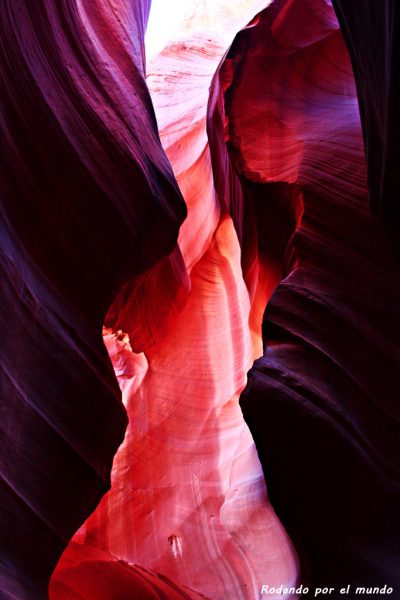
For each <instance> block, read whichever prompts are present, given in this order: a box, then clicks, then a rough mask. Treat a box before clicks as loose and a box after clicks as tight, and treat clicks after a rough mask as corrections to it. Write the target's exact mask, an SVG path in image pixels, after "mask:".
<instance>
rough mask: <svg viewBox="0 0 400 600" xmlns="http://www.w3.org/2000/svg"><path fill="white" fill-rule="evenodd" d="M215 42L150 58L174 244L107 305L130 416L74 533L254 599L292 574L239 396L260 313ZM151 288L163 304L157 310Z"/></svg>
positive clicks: (198, 586)
mask: <svg viewBox="0 0 400 600" xmlns="http://www.w3.org/2000/svg"><path fill="white" fill-rule="evenodd" d="M248 18H249V17H248V16H245V18H244V23H245V22H246V19H247V20H248ZM233 34H234V31H233V32H232V35H233ZM206 42H207V43H206ZM224 51H225V48H224V47H223V46H221V44H220V43H212V42H211V39H210V35H208V38H207V40H206V39H205V36H204V34H197V35H196V37H194V38H193V39H192V40H190V43H189V41H187V40H186V41H184V42H177V43H174V44H172V45H170V46H168V47H167V48H166V49H165V50H164V51H163V52H162V54H161V55H160V56H159V57H158V58H157V57H156V58H154V60H153V62H152V63H151V64H150V66H149V67H148V79H147V81H148V84H149V86H150V90H151V92H152V97H153V101H154V104H155V109H156V114H157V119H158V124H159V127H160V135H161V139H162V142H163V145H164V148H165V149H166V152H167V154H168V157H169V159H170V161H171V164H172V166H173V168H174V172H175V175H176V177H177V180H178V182H179V184H180V187H181V191H182V193H183V194H184V197H185V201H186V204H187V207H188V217H187V219H186V222H185V224H184V226H183V227H182V228H181V230H180V234H179V238H178V249H177V252H175V253H174V254H173V255H170V257H169V258H168V259H167V260H166V261H164V263H163V264H160V265H157V266H156V267H154V268H153V269H152V270H151V271H150V272H148V273H147V274H146V275H145V277H144V278H142V279H141V280H140V281H136V282H132V284H131V287H130V288H129V286H128V288H129V289H128V288H127V289H126V290H125V291H124V294H123V298H121V297H120V299H117V303H116V305H114V307H112V308H111V310H110V312H109V317H108V321H107V324H108V325H109V326H112V327H113V328H114V329H115V327H119V328H121V329H123V330H125V331H126V332H127V336H126V337H125V338H123V340H121V341H118V340H117V339H116V338H115V336H112V335H110V334H107V336H106V337H105V341H106V345H107V348H108V350H109V353H110V356H111V358H112V360H113V364H114V367H115V369H116V372H117V373H118V377H119V381H120V385H121V388H122V389H123V398H124V403H125V405H126V407H127V411H128V415H129V420H130V425H129V427H128V430H127V434H126V436H125V440H124V443H123V445H122V446H121V448H120V450H119V452H118V453H117V455H116V458H115V461H114V466H113V471H112V489H111V491H110V493H109V494H108V495H107V496H106V497H105V498H104V500H103V501H102V502H101V504H100V506H99V507H98V509H97V510H96V511H95V513H94V514H93V515H92V517H91V518H90V519H89V520H88V521H87V522H86V524H85V525H84V526H83V527H82V528H81V530H80V531H79V532H78V534H77V535H76V536H75V538H74V539H75V543H80V544H82V545H84V547H86V546H88V547H89V548H90V547H93V546H94V547H97V548H101V549H102V550H103V551H105V552H108V553H110V554H111V555H114V556H116V557H118V558H121V559H123V560H125V561H128V562H129V563H136V564H140V565H142V566H145V567H146V568H149V569H151V570H152V571H155V572H160V573H163V574H164V575H166V576H168V577H169V578H171V579H172V580H173V581H175V582H176V583H178V584H179V585H182V586H187V587H190V588H192V589H194V590H197V591H199V592H201V593H203V594H204V595H205V596H207V597H209V598H213V599H218V598H221V599H222V598H225V597H227V596H229V595H232V596H234V597H240V598H254V597H258V594H259V591H260V590H261V586H262V584H268V585H270V586H272V587H278V586H279V585H280V584H284V585H287V586H293V585H295V584H296V582H297V577H298V572H297V560H296V555H295V552H294V549H293V547H292V545H291V543H290V540H289V539H288V537H287V535H286V533H285V531H284V529H283V527H282V525H281V524H280V523H279V521H278V519H277V518H276V516H275V513H274V511H273V509H272V507H271V506H270V504H269V502H268V498H267V494H266V489H265V483H264V478H263V474H262V470H261V465H260V463H259V460H258V458H257V453H256V450H255V446H254V443H253V440H252V438H251V435H250V432H249V430H248V428H247V426H246V424H245V423H244V421H243V417H242V413H241V410H240V407H239V402H238V400H239V395H240V392H241V391H242V389H243V387H244V385H245V382H246V373H247V371H248V370H249V368H250V367H251V365H252V363H253V361H254V358H255V357H256V356H257V355H259V354H260V352H261V337H260V326H261V322H260V321H259V322H258V335H254V336H253V337H252V335H251V329H250V310H251V304H252V300H253V298H252V297H251V294H250V293H249V290H248V288H247V287H246V284H245V281H244V277H243V272H242V268H241V246H240V244H239V239H238V234H237V231H236V230H235V227H234V224H233V221H232V217H231V216H230V214H229V212H227V206H226V201H227V200H228V199H227V198H226V199H222V201H221V200H220V198H219V197H218V194H217V193H216V191H215V187H214V181H213V173H212V168H211V156H210V152H209V148H208V143H207V135H206V116H207V102H208V88H209V86H210V84H211V80H212V78H213V75H214V73H215V70H216V68H217V67H218V64H219V61H220V60H221V58H222V56H223V53H224ZM171 73H173V76H171ZM182 95H184V98H185V102H184V103H183V104H182V102H180V99H181V97H182ZM175 106H179V111H180V113H179V114H180V119H179V120H178V121H177V119H176V112H175V109H174V107H175ZM181 257H182V258H181ZM167 273H169V276H167ZM178 273H179V274H178ZM174 293H175V295H174ZM156 298H159V299H160V301H161V303H162V304H164V305H166V307H167V310H164V308H165V307H161V308H157V310H156V311H155V310H154V304H155V299H156ZM178 298H179V301H178V306H179V310H177V299H178ZM168 307H169V309H168ZM138 315H140V317H139V316H138ZM120 337H121V336H120ZM128 340H129V341H128ZM129 342H130V343H129ZM131 345H132V346H133V347H134V349H135V350H136V351H137V352H139V351H141V353H140V354H134V353H133V352H132V349H131ZM265 549H268V551H265ZM55 581H57V573H56V575H55ZM273 597H275V596H273ZM276 597H278V596H276Z"/></svg>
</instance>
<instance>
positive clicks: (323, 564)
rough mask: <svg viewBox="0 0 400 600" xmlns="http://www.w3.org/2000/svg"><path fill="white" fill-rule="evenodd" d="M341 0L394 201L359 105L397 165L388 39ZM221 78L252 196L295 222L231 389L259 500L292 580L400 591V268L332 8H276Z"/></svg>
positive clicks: (239, 42) (234, 144)
mask: <svg viewBox="0 0 400 600" xmlns="http://www.w3.org/2000/svg"><path fill="white" fill-rule="evenodd" d="M340 4H341V5H342V10H343V13H342V22H344V23H345V24H346V27H347V28H348V32H349V33H348V37H349V38H350V41H351V43H352V45H353V52H354V54H356V65H357V67H358V77H359V79H360V80H362V81H361V83H360V82H359V86H358V87H359V90H360V93H361V94H362V102H361V104H362V106H364V119H365V120H364V125H365V132H366V139H367V149H368V150H369V154H368V159H369V161H368V166H369V169H370V171H369V175H370V177H369V178H370V181H371V193H372V194H374V193H376V186H378V187H379V185H378V182H383V181H386V183H385V185H383V186H382V188H381V192H382V194H383V196H382V201H384V200H385V197H386V200H387V201H388V202H389V203H390V198H388V194H389V195H390V194H391V193H393V191H394V189H395V188H394V187H393V182H391V180H390V177H391V175H390V173H389V171H388V170H385V169H384V170H385V173H384V174H382V172H381V171H380V167H379V168H377V166H376V164H375V163H374V160H375V159H376V153H379V152H380V150H379V148H376V147H374V139H375V137H376V136H382V135H383V131H382V129H381V128H378V127H376V123H375V122H374V121H373V119H372V117H371V118H369V117H366V116H365V111H367V112H368V114H369V115H370V113H371V111H372V112H374V111H375V112H374V114H375V117H377V115H378V114H379V117H380V118H381V119H383V120H385V122H386V123H387V127H388V128H389V129H388V130H387V131H386V133H385V135H383V139H382V143H381V145H380V148H383V149H387V151H388V155H387V159H388V160H389V161H392V160H394V158H393V151H394V147H393V146H391V142H390V139H392V137H393V139H394V138H396V136H397V133H396V132H397V129H396V128H394V130H393V132H392V133H389V130H390V127H391V125H389V123H390V124H391V123H392V121H391V120H392V118H393V119H394V121H393V123H394V122H395V120H396V118H397V117H396V115H395V114H394V113H393V112H392V109H391V102H390V101H389V96H390V94H389V95H388V96H385V97H386V98H387V99H388V102H387V104H386V105H385V108H384V109H382V110H383V113H382V114H380V113H379V110H380V109H379V106H380V104H379V103H378V100H379V99H380V97H381V96H380V95H381V93H383V92H382V90H381V89H380V88H379V87H377V86H378V81H379V78H378V79H375V78H374V73H375V70H376V72H380V71H379V69H380V68H381V66H378V64H377V65H376V67H372V66H371V64H373V63H374V58H372V56H371V52H373V50H372V48H375V52H376V53H377V55H378V58H377V60H378V61H380V60H384V58H383V57H386V58H387V61H388V63H390V52H391V51H393V52H394V48H391V47H388V46H385V44H388V45H390V44H391V39H392V38H391V36H390V35H388V36H387V37H386V38H384V36H383V33H382V30H381V25H382V23H381V21H380V20H379V19H378V20H377V22H376V23H375V21H374V14H375V13H376V12H377V11H378V5H377V4H375V5H374V9H372V3H351V2H350V3H349V6H348V5H347V4H346V3H344V2H343V3H340ZM383 4H384V5H385V6H386V3H383ZM355 5H357V6H356V8H357V11H356V8H355ZM365 5H368V6H369V7H370V9H368V8H367V7H366V6H365ZM383 8H384V7H383ZM383 8H382V10H383ZM379 10H380V9H379ZM385 10H386V8H385ZM378 12H379V11H378ZM347 13H349V16H348V17H347V16H346V15H347ZM356 13H357V16H356ZM359 14H360V15H361V16H359ZM383 14H384V15H386V16H385V18H386V17H387V18H389V17H388V14H387V13H385V12H384V13H383ZM353 19H354V20H353ZM358 19H359V20H358ZM356 20H357V23H358V24H356ZM364 25H365V30H362V28H363V27H364ZM375 27H377V31H378V33H377V35H376V36H375ZM389 30H390V28H389ZM374 36H375V37H374ZM370 39H371V40H372V41H371V42H370V41H369V40H370ZM369 44H370V48H369V49H368V50H366V46H368V45H369ZM385 60H386V59H385ZM392 64H393V66H394V64H395V63H392ZM232 72H233V75H232ZM388 77H389V80H390V81H391V82H392V83H391V84H390V85H392V84H393V79H392V78H393V77H394V75H393V73H392V74H391V75H390V76H389V75H388ZM221 82H222V83H223V84H224V85H225V87H226V90H225V96H224V97H225V137H226V139H227V144H228V148H229V151H230V155H231V157H232V160H233V162H234V164H235V166H236V169H237V171H238V172H239V173H240V174H241V176H242V180H243V182H245V185H246V187H247V190H248V194H249V195H250V196H251V197H252V199H253V201H254V202H255V203H256V207H258V209H259V210H260V211H266V210H268V209H267V208H266V207H267V206H268V205H269V204H270V205H271V206H273V205H274V204H275V206H280V207H281V208H282V209H283V207H284V206H286V208H287V210H288V212H289V214H292V220H293V222H294V221H295V220H296V211H297V214H298V215H300V216H301V222H298V224H297V227H296V228H295V233H294V235H293V236H292V237H291V238H290V240H289V243H288V245H287V248H286V252H281V251H280V252H279V253H278V254H279V260H278V264H280V265H281V268H282V276H283V277H284V278H283V280H282V281H281V283H279V285H278V287H277V289H276V290H275V292H274V293H273V295H272V297H271V300H270V302H269V304H268V307H267V310H266V313H265V316H264V321H263V340H264V345H265V351H264V356H263V357H262V358H261V359H259V360H258V361H256V363H255V365H254V367H253V369H252V370H251V371H250V373H249V380H248V385H247V388H246V390H245V392H244V393H243V395H242V397H241V405H242V408H243V411H244V414H245V418H246V421H247V423H248V424H249V427H250V429H251V431H252V434H253V436H254V439H255V442H256V445H257V449H258V452H259V456H260V458H261V461H262V464H263V468H264V472H265V476H266V481H267V486H268V493H269V497H270V499H271V502H272V504H273V506H274V508H275V510H276V511H277V514H278V516H279V517H280V518H281V520H282V523H283V524H284V526H285V527H286V528H287V530H288V532H289V535H290V536H291V538H292V540H293V541H294V544H295V546H296V549H297V551H298V552H299V556H300V563H301V573H302V580H303V581H306V582H309V583H311V584H314V585H323V586H329V585H332V586H341V585H343V586H345V585H348V584H351V585H355V584H357V585H360V586H368V585H372V586H377V585H379V586H383V585H384V584H388V585H389V586H391V587H393V588H395V589H396V588H397V590H398V589H399V588H398V586H399V584H400V581H399V575H398V574H399V572H400V571H399V554H398V546H397V543H398V537H399V531H400V529H399V511H398V506H399V495H398V494H399V469H398V467H399V465H398V455H399V444H398V440H399V427H398V418H399V408H398V384H399V376H398V373H399V359H400V347H399V339H400V337H399V334H400V331H399V307H400V277H399V268H398V265H397V264H395V262H394V258H393V253H392V249H391V247H390V242H389V239H388V236H387V233H386V231H385V229H384V228H383V226H382V225H381V224H380V223H379V222H378V221H377V220H375V219H374V218H373V216H372V215H371V211H370V205H369V198H368V192H367V177H366V170H365V164H364V151H363V141H362V133H361V125H360V117H359V110H358V104H357V94H356V88H355V84H354V78H353V73H352V68H351V63H350V58H349V55H348V51H347V48H346V45H345V42H344V39H343V36H342V34H341V32H340V31H339V29H338V24H337V20H336V17H335V14H334V12H333V9H332V7H331V6H330V4H329V3H327V2H324V1H322V0H321V1H319V0H318V1H317V0H307V1H306V2H304V1H297V0H293V1H286V2H285V1H283V2H275V3H274V4H273V5H272V6H271V7H269V8H268V9H267V10H266V11H264V12H263V13H262V14H261V17H260V20H259V22H258V24H256V25H255V26H254V27H253V28H249V29H247V30H245V31H243V32H242V33H241V34H240V35H239V36H238V38H237V39H236V41H235V43H234V45H233V47H232V49H231V51H230V53H229V55H228V57H227V60H226V61H225V64H224V65H223V67H222V69H221V71H220V73H219V78H218V82H215V86H221ZM388 85H389V83H388ZM391 93H392V94H394V93H395V92H394V90H392V92H391ZM374 94H377V96H375V95H374ZM374 100H376V103H375V104H374ZM365 106H366V107H367V108H365ZM371 119H372V121H371ZM211 126H212V124H211V125H210V127H211ZM380 156H381V155H380ZM374 157H375V158H374ZM246 182H247V183H246ZM385 186H387V187H388V190H386V191H385ZM296 198H297V200H296ZM375 202H376V203H378V202H379V198H376V197H375ZM270 210H273V209H270ZM382 210H384V209H382ZM388 210H389V209H388ZM392 210H397V209H392ZM273 212H274V218H277V217H278V215H277V211H276V210H274V211H273ZM301 213H302V214H301ZM266 214H267V213H266V212H261V213H259V215H260V217H261V219H260V220H259V223H258V227H259V228H261V230H262V228H265V229H264V232H265V234H267V231H268V237H267V235H265V241H264V243H265V247H264V256H265V258H266V260H267V261H268V260H269V259H272V260H273V258H274V254H275V256H276V245H275V244H276V238H278V239H280V235H281V230H280V229H279V230H276V231H275V235H274V233H273V232H272V231H271V230H270V229H267V228H268V223H267V218H266V217H265V221H264V219H263V217H262V215H266ZM285 220H286V221H287V217H285ZM274 239H275V241H274ZM269 240H270V241H271V242H270V244H269ZM281 250H282V249H281ZM273 262H274V263H275V264H277V263H276V260H274V261H273ZM266 268H267V271H268V264H267V266H266ZM353 590H354V588H353ZM336 596H337V597H341V596H340V595H339V593H338V592H336ZM336 596H335V597H336Z"/></svg>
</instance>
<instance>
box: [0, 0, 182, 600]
mask: <svg viewBox="0 0 400 600" xmlns="http://www.w3.org/2000/svg"><path fill="white" fill-rule="evenodd" d="M148 9H149V3H147V2H135V3H132V2H130V1H128V0H126V1H125V0H119V1H115V2H112V3H110V2H106V1H103V0H90V1H86V0H85V1H69V0H68V1H67V0H65V1H63V0H61V1H59V0H43V2H31V1H30V0H18V2H15V1H14V0H9V1H8V0H4V2H2V3H1V8H0V13H1V15H0V30H1V31H0V39H1V103H2V120H1V123H0V130H1V138H2V144H1V152H2V164H3V166H4V168H2V174H1V188H2V206H1V215H2V222H1V227H2V253H1V266H2V287H1V296H2V298H1V305H2V310H1V314H0V322H1V329H2V359H1V373H2V378H1V387H2V404H1V420H0V430H1V432H0V437H1V484H0V506H1V526H0V527H1V533H0V536H1V556H0V589H1V592H0V595H1V597H2V598H13V599H15V598H18V599H21V600H22V599H23V600H36V599H37V598H38V599H39V598H46V597H47V584H48V579H49V577H50V574H51V572H52V570H53V569H54V567H55V565H56V563H57V560H58V558H59V556H60V554H61V552H62V550H63V549H64V547H65V546H66V544H67V542H68V541H69V539H70V538H71V536H72V535H73V533H74V532H75V531H76V529H77V528H78V527H79V526H80V525H81V524H82V522H83V521H84V520H85V519H86V518H87V516H88V515H89V514H90V513H91V512H92V511H93V509H94V508H95V506H96V504H97V503H98V501H99V499H100V498H101V496H102V495H103V494H104V493H105V491H106V490H107V489H108V488H109V485H110V470H111V463H112V458H113V456H114V454H115V452H116V450H117V448H118V446H119V444H120V443H121V441H122V439H123V436H124V432H125V428H126V424H127V418H126V412H125V409H124V407H123V404H122V402H121V394H120V390H119V388H118V385H117V381H116V379H115V375H114V372H113V369H112V365H111V362H110V360H109V357H108V355H107V352H106V349H105V347H104V344H103V341H102V325H103V322H104V319H105V314H106V311H107V309H108V306H109V305H110V303H111V302H112V300H113V299H114V297H115V295H116V293H117V291H118V289H119V288H120V286H121V285H122V284H123V283H124V282H125V281H126V280H127V279H128V278H129V277H131V276H132V275H134V274H139V273H141V272H142V271H144V270H145V269H146V268H148V267H149V266H150V265H152V264H154V263H155V262H156V261H158V260H159V259H160V258H161V257H162V256H164V255H166V254H168V253H169V252H170V251H171V250H172V249H173V248H174V245H175V243H176V239H177V235H178V230H179V225H180V223H181V222H182V220H183V218H184V216H185V213H186V208H185V205H184V202H183V200H182V197H181V194H180V192H179V189H178V187H177V185H176V182H175V179H174V177H173V174H172V171H171V168H170V166H169V163H168V160H167V158H166V156H165V153H164V152H163V150H162V147H161V145H160V142H159V137H158V133H157V126H156V121H155V117H154V112H153V109H152V105H151V100H150V96H149V93H148V89H147V87H146V84H145V80H144V71H143V52H142V51H143V34H144V28H145V21H146V19H147V12H148Z"/></svg>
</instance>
